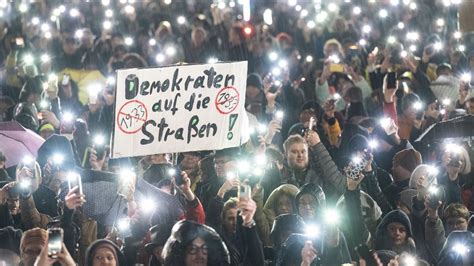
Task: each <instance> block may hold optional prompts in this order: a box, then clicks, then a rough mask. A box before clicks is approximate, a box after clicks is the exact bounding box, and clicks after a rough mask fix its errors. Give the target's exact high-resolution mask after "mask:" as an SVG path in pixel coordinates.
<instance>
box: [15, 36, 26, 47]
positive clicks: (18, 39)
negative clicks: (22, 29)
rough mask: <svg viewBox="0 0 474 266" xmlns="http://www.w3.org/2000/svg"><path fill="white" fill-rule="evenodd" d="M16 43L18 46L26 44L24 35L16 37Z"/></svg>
mask: <svg viewBox="0 0 474 266" xmlns="http://www.w3.org/2000/svg"><path fill="white" fill-rule="evenodd" d="M15 45H16V46H18V47H23V46H25V40H24V39H23V37H17V38H15Z"/></svg>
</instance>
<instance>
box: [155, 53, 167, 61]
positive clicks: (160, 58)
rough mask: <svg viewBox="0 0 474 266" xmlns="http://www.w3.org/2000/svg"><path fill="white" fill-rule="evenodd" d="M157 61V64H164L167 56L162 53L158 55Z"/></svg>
mask: <svg viewBox="0 0 474 266" xmlns="http://www.w3.org/2000/svg"><path fill="white" fill-rule="evenodd" d="M155 60H156V62H157V63H162V62H163V61H165V55H164V54H162V53H159V54H157V55H156V57H155Z"/></svg>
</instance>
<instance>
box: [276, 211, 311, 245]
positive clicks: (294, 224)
mask: <svg viewBox="0 0 474 266" xmlns="http://www.w3.org/2000/svg"><path fill="white" fill-rule="evenodd" d="M305 228H306V223H305V222H304V221H303V219H302V218H301V217H300V216H298V215H296V214H281V215H279V216H277V217H276V218H275V221H274V222H273V226H272V231H271V232H270V237H271V239H272V243H273V246H272V247H273V250H274V251H275V252H276V253H275V254H278V252H279V250H280V248H281V246H282V245H283V243H284V242H285V241H286V240H287V239H288V237H289V236H290V235H291V234H304V233H305Z"/></svg>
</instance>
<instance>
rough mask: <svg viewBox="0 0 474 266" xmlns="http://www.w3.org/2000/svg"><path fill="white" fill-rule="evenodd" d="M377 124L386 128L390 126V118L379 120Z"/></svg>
mask: <svg viewBox="0 0 474 266" xmlns="http://www.w3.org/2000/svg"><path fill="white" fill-rule="evenodd" d="M379 123H380V125H381V126H382V127H384V128H387V127H388V126H390V118H388V117H385V118H382V119H380V122H379Z"/></svg>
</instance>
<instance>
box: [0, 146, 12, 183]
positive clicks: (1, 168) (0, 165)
mask: <svg viewBox="0 0 474 266" xmlns="http://www.w3.org/2000/svg"><path fill="white" fill-rule="evenodd" d="M6 161H7V158H6V156H5V154H3V152H2V151H1V150H0V182H3V181H10V180H11V178H10V176H9V174H8V172H7V170H6V169H5V162H6Z"/></svg>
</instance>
